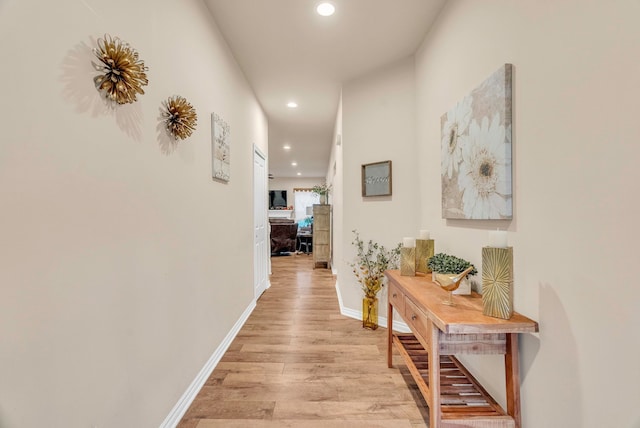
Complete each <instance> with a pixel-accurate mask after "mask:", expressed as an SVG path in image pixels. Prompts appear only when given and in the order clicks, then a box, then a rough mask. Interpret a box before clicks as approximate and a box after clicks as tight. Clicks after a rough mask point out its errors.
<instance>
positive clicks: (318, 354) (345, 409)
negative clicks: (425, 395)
mask: <svg viewBox="0 0 640 428" xmlns="http://www.w3.org/2000/svg"><path fill="white" fill-rule="evenodd" d="M271 261H272V272H273V275H272V276H271V288H269V289H268V290H267V291H266V292H265V293H264V294H263V295H262V297H261V298H260V299H259V301H258V304H257V307H256V308H255V310H254V311H253V313H252V314H251V316H250V317H249V319H248V320H247V322H246V323H245V325H244V326H243V327H242V329H241V330H240V332H239V334H238V336H237V337H236V339H235V340H234V342H233V343H232V344H231V346H230V348H229V350H228V351H227V352H226V353H225V355H224V357H223V358H222V360H221V361H220V363H219V364H218V366H217V367H216V368H215V370H214V371H213V373H212V374H211V377H210V378H209V379H208V380H207V382H206V384H205V385H204V387H203V388H202V390H201V391H200V393H199V394H198V396H197V397H196V399H195V400H194V402H193V403H192V405H191V407H190V408H189V410H188V411H187V413H186V414H185V416H184V418H183V420H182V421H181V422H180V424H179V425H178V427H179V428H214V427H232V428H233V427H238V428H239V427H242V428H253V427H257V428H263V427H269V428H271V427H274V428H275V427H304V428H324V427H332V428H343V427H344V428H347V427H348V428H365V427H366V428H371V427H381V428H383V427H384V428H400V427H402V428H411V427H426V426H427V423H426V422H425V421H428V420H429V418H428V410H427V407H426V404H425V402H424V400H423V399H422V397H421V396H420V395H419V392H418V389H417V386H416V385H415V383H414V382H413V380H412V379H411V375H410V374H409V371H408V370H407V368H406V366H404V365H403V364H402V363H401V360H400V357H399V356H398V355H397V354H395V353H394V368H393V369H389V368H387V363H386V358H385V356H386V333H387V330H386V329H384V328H379V329H378V330H376V331H370V330H365V329H363V328H362V323H361V322H360V321H357V320H354V319H351V318H347V317H344V316H342V315H340V309H339V306H338V299H337V296H336V291H335V278H334V277H333V276H332V275H331V271H330V270H328V269H315V270H314V269H313V266H312V257H311V256H308V255H304V254H300V255H291V256H283V257H273V258H272V259H271ZM383 292H384V291H383Z"/></svg>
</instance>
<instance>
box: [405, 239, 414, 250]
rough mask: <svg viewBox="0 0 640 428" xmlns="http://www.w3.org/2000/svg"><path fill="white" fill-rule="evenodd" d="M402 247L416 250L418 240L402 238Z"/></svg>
mask: <svg viewBox="0 0 640 428" xmlns="http://www.w3.org/2000/svg"><path fill="white" fill-rule="evenodd" d="M402 246H403V247H405V248H415V246H416V238H402Z"/></svg>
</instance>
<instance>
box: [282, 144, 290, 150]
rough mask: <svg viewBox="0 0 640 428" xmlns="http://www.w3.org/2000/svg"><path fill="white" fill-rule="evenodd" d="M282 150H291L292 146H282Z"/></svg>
mask: <svg viewBox="0 0 640 428" xmlns="http://www.w3.org/2000/svg"><path fill="white" fill-rule="evenodd" d="M282 148H283V149H285V150H291V146H290V145H288V144H285V145H284V146H282Z"/></svg>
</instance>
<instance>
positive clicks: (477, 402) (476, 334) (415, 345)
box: [385, 271, 538, 428]
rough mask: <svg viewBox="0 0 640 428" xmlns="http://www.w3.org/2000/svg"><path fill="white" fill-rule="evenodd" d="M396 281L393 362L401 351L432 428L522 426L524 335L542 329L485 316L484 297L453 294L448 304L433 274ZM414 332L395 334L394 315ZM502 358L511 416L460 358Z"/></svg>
mask: <svg viewBox="0 0 640 428" xmlns="http://www.w3.org/2000/svg"><path fill="white" fill-rule="evenodd" d="M385 275H386V276H387V278H388V279H389V287H388V290H389V299H388V300H389V312H388V314H389V315H388V317H387V320H388V325H387V328H388V350H387V361H388V365H389V367H391V366H392V359H391V357H392V346H393V345H395V346H396V348H397V349H398V351H399V353H400V355H401V356H402V358H403V360H404V361H405V363H406V365H407V368H408V369H409V371H410V372H411V375H412V376H413V378H414V379H415V381H416V383H417V384H418V388H419V389H420V392H421V393H422V395H423V396H424V398H425V401H426V402H427V404H428V406H429V427H430V428H457V427H473V428H521V420H520V419H521V418H520V369H519V359H518V334H519V333H527V332H536V331H538V323H537V322H535V321H533V320H531V319H529V318H527V317H525V316H523V315H520V314H518V313H515V312H514V314H513V316H512V317H511V319H509V320H503V319H499V318H492V317H487V316H485V315H483V314H482V297H481V296H480V295H479V294H477V293H472V295H471V296H457V295H454V296H453V300H454V303H455V306H447V305H444V304H443V303H442V302H443V301H444V300H445V299H446V298H447V292H446V291H444V290H443V289H441V288H440V287H438V286H437V285H436V284H434V283H433V282H432V281H431V276H430V275H429V276H426V275H424V274H418V275H417V276H415V277H411V276H401V275H400V272H399V271H387V272H385ZM394 308H395V309H396V311H397V312H398V313H399V314H400V315H401V316H402V318H403V319H404V320H405V321H406V322H407V325H408V326H409V328H410V329H411V332H412V334H394V333H393V328H392V326H393V309H394ZM455 354H503V355H504V365H505V375H506V376H505V379H506V392H507V394H506V396H507V410H506V411H505V410H504V409H503V408H502V407H501V406H500V405H499V404H498V403H497V402H496V401H495V400H494V399H493V398H492V397H491V396H490V395H489V394H488V393H487V391H486V390H485V389H484V388H483V387H482V385H480V383H479V382H478V381H477V380H476V379H475V378H474V377H473V375H472V374H471V373H470V372H469V371H468V370H467V369H466V368H465V367H464V365H462V363H460V361H459V360H458V359H457V358H456V357H455V356H454V355H455Z"/></svg>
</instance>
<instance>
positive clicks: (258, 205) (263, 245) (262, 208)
mask: <svg viewBox="0 0 640 428" xmlns="http://www.w3.org/2000/svg"><path fill="white" fill-rule="evenodd" d="M265 165H266V161H265V156H264V155H263V154H262V153H261V152H260V150H259V149H258V148H257V147H254V151H253V210H254V211H253V224H254V231H253V241H254V250H253V260H254V262H253V263H254V267H253V284H254V291H255V297H256V299H257V298H258V297H260V295H261V294H262V293H264V291H265V290H266V289H267V285H268V265H269V252H270V250H269V248H268V247H267V232H268V231H267V196H268V193H267V170H266V166H265Z"/></svg>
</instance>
